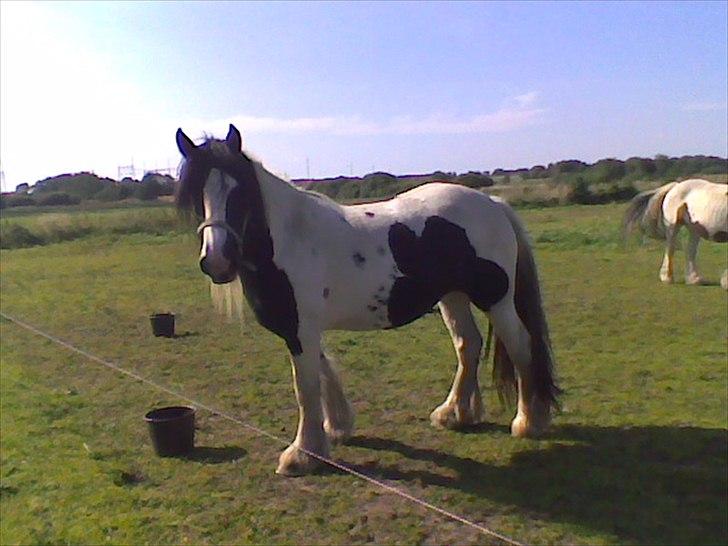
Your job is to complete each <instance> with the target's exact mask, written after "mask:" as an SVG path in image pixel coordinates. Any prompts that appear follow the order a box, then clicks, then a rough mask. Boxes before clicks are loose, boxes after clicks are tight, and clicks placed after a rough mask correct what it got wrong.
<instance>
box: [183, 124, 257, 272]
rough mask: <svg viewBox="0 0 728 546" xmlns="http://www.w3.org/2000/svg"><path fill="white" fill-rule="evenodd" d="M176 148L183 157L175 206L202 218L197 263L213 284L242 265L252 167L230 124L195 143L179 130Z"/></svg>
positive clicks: (199, 228)
mask: <svg viewBox="0 0 728 546" xmlns="http://www.w3.org/2000/svg"><path fill="white" fill-rule="evenodd" d="M177 147H178V148H179V151H180V153H181V154H182V155H183V156H184V158H185V160H184V164H183V167H182V171H181V175H180V181H179V187H178V190H177V206H178V208H180V209H181V210H184V211H189V212H192V213H193V214H195V215H196V216H197V218H198V220H201V221H202V223H201V224H200V225H199V227H198V229H197V231H198V233H200V235H201V248H200V268H201V269H202V271H203V272H204V273H205V274H206V275H208V276H209V277H210V278H211V279H212V281H213V282H214V283H216V284H222V283H227V282H230V281H232V280H233V279H235V277H236V276H237V275H238V273H239V271H240V267H241V266H242V265H243V257H242V243H243V237H244V232H245V225H246V222H247V218H248V216H249V213H250V210H249V209H250V206H251V204H250V199H248V198H247V197H248V196H249V195H250V192H251V187H252V186H253V185H256V177H255V168H254V165H253V163H252V162H251V161H250V159H248V158H247V157H246V156H245V155H244V154H243V153H242V150H241V138H240V132H239V131H238V130H237V129H236V128H235V127H234V126H233V125H230V129H229V131H228V134H227V137H226V138H225V140H215V139H207V140H206V141H205V142H204V143H203V144H201V145H199V146H196V145H195V144H194V143H193V142H192V140H190V138H189V137H188V136H187V135H185V134H184V132H183V131H182V129H178V130H177Z"/></svg>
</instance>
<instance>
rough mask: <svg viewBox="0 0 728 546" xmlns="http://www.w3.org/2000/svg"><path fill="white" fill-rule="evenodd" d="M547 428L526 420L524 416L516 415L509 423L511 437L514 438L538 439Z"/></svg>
mask: <svg viewBox="0 0 728 546" xmlns="http://www.w3.org/2000/svg"><path fill="white" fill-rule="evenodd" d="M547 428H548V425H547V424H540V425H537V424H536V423H534V422H533V421H530V420H529V419H528V418H526V416H525V415H517V416H516V418H515V419H513V422H512V423H511V436H513V437H514V438H538V437H539V436H541V435H542V434H543V433H544V432H546V429H547Z"/></svg>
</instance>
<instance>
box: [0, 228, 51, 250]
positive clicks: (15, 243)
mask: <svg viewBox="0 0 728 546" xmlns="http://www.w3.org/2000/svg"><path fill="white" fill-rule="evenodd" d="M3 228H4V229H3V230H2V236H0V248H27V247H30V246H36V245H40V244H43V240H42V239H41V238H40V237H38V236H37V235H34V234H33V233H31V231H30V230H29V229H28V228H25V227H23V226H21V225H18V224H5V225H4V226H3Z"/></svg>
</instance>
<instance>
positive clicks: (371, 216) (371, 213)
mask: <svg viewBox="0 0 728 546" xmlns="http://www.w3.org/2000/svg"><path fill="white" fill-rule="evenodd" d="M364 214H366V215H367V216H369V218H373V217H374V213H373V212H369V211H366V212H365V213H364Z"/></svg>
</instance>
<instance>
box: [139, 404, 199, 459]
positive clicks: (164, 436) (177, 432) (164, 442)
mask: <svg viewBox="0 0 728 546" xmlns="http://www.w3.org/2000/svg"><path fill="white" fill-rule="evenodd" d="M144 420H145V421H146V422H147V425H148V426H149V436H150V437H151V438H152V444H153V445H154V451H155V452H156V453H157V455H159V456H160V457H174V456H175V455H184V454H186V453H189V452H190V451H192V450H193V449H194V447H195V408H192V407H190V406H170V407H166V408H158V409H155V410H152V411H150V412H149V413H147V414H146V415H145V416H144Z"/></svg>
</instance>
